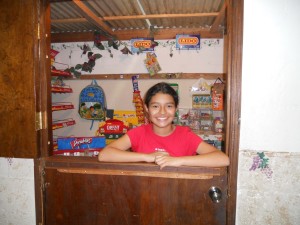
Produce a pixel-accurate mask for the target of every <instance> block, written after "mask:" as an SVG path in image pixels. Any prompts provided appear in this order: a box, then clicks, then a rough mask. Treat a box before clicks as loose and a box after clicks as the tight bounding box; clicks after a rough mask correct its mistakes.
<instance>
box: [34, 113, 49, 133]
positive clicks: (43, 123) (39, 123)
mask: <svg viewBox="0 0 300 225" xmlns="http://www.w3.org/2000/svg"><path fill="white" fill-rule="evenodd" d="M42 129H47V112H37V113H36V116H35V130H36V131H38V130H42Z"/></svg>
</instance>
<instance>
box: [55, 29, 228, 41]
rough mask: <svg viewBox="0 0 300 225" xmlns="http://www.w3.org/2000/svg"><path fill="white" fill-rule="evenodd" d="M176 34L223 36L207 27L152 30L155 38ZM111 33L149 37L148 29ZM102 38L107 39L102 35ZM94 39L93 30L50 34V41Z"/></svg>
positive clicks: (166, 37)
mask: <svg viewBox="0 0 300 225" xmlns="http://www.w3.org/2000/svg"><path fill="white" fill-rule="evenodd" d="M176 34H200V36H201V38H223V33H217V32H210V29H208V28H176V29H172V28H168V29H156V30H155V32H154V39H155V40H165V39H166V40H168V39H175V37H176ZM112 35H113V36H114V37H115V39H117V40H130V39H132V38H137V37H149V36H150V31H149V29H140V30H116V31H114V32H113V33H112ZM102 38H103V40H107V38H106V37H104V35H103V37H102ZM84 41H94V32H82V33H76V32H72V33H64V34H62V33H61V34H51V43H60V42H84Z"/></svg>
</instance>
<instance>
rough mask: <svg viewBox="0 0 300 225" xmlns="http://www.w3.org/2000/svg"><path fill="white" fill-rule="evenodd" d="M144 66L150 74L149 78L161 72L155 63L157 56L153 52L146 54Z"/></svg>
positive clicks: (156, 62)
mask: <svg viewBox="0 0 300 225" xmlns="http://www.w3.org/2000/svg"><path fill="white" fill-rule="evenodd" d="M144 63H145V66H146V68H147V70H148V72H149V74H150V76H153V75H155V74H157V73H158V72H159V71H161V67H160V65H159V63H158V61H157V56H156V55H155V53H154V52H152V53H150V52H148V53H147V54H146V59H145V60H144Z"/></svg>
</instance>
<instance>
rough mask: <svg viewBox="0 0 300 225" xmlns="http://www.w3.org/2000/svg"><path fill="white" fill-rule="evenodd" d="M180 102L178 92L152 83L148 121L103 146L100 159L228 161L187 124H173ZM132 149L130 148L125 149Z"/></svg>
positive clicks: (213, 163) (211, 163)
mask: <svg viewBox="0 0 300 225" xmlns="http://www.w3.org/2000/svg"><path fill="white" fill-rule="evenodd" d="M178 103H179V98H178V94H177V92H176V91H175V90H174V89H173V88H172V87H171V86H170V85H168V84H167V83H164V82H161V83H158V84H156V85H154V86H153V87H151V88H150V89H149V90H148V91H147V93H146V95H145V99H144V104H145V110H146V112H147V114H148V116H149V121H151V123H150V124H147V125H141V126H139V127H137V128H134V129H132V130H130V131H128V132H127V133H126V134H124V135H123V136H122V137H121V138H119V139H118V140H116V141H114V142H112V143H110V144H109V145H108V146H106V147H105V148H104V149H103V150H102V151H101V152H100V153H99V156H98V159H99V161H103V162H154V163H156V164H157V165H159V166H160V168H161V169H162V168H164V167H165V166H175V167H178V166H206V167H221V166H228V165H229V158H228V157H227V155H225V154H224V153H223V152H222V151H220V150H218V149H217V148H215V147H214V146H212V145H210V144H207V143H206V142H204V141H203V140H202V139H201V138H200V137H199V136H198V135H196V134H194V133H193V132H192V131H191V130H190V128H189V127H184V126H176V125H174V124H173V120H174V117H175V113H176V109H177V106H178ZM129 149H131V150H132V151H126V150H129Z"/></svg>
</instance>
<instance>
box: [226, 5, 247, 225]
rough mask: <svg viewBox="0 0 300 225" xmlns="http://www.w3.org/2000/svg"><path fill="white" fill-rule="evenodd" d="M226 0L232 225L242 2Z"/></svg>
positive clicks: (232, 219) (229, 208)
mask: <svg viewBox="0 0 300 225" xmlns="http://www.w3.org/2000/svg"><path fill="white" fill-rule="evenodd" d="M226 1H227V38H228V40H227V41H228V42H227V43H228V45H227V65H225V66H227V68H226V70H227V92H226V97H227V104H226V105H227V110H226V114H227V117H226V118H227V122H226V141H225V142H226V152H227V153H229V157H230V166H229V167H228V201H227V223H226V224H228V225H231V224H235V219H236V195H237V177H238V156H239V141H240V113H241V84H242V49H243V16H244V0H226Z"/></svg>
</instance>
